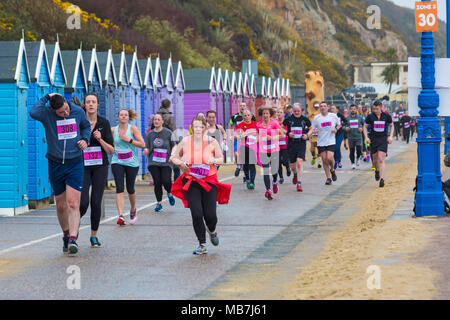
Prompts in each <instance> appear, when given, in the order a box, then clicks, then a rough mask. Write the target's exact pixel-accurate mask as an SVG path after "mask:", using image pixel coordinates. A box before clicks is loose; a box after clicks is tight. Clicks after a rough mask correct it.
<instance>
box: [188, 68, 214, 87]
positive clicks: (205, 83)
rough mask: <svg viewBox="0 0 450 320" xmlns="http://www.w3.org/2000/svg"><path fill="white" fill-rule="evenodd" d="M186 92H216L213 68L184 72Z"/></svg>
mask: <svg viewBox="0 0 450 320" xmlns="http://www.w3.org/2000/svg"><path fill="white" fill-rule="evenodd" d="M184 76H185V80H186V83H187V87H186V89H187V90H186V91H211V92H215V91H216V85H215V83H216V76H215V71H214V67H212V68H211V69H189V70H185V72H184Z"/></svg>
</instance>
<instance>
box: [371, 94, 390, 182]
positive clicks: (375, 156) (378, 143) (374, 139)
mask: <svg viewBox="0 0 450 320" xmlns="http://www.w3.org/2000/svg"><path fill="white" fill-rule="evenodd" d="M369 126H370V127H371V131H370V134H369V133H368V132H367V129H368V127H369ZM388 126H389V130H387V129H388V128H387V127H388ZM393 126H394V125H393V123H392V118H391V116H390V115H388V114H386V113H383V112H381V102H380V101H378V100H377V101H375V102H374V103H373V106H372V113H371V114H369V115H368V116H367V118H366V123H365V124H364V137H365V139H366V141H367V143H369V144H370V153H371V155H372V160H373V165H374V167H375V180H376V181H380V188H382V187H384V171H385V164H384V159H385V158H386V153H387V150H388V144H391V143H392V135H393V134H394V130H393ZM388 132H390V135H389V136H388Z"/></svg>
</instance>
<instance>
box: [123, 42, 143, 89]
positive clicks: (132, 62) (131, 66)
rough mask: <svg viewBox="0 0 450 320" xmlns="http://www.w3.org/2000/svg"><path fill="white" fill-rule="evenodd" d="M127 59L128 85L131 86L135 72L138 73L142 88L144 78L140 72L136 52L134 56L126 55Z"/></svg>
mask: <svg viewBox="0 0 450 320" xmlns="http://www.w3.org/2000/svg"><path fill="white" fill-rule="evenodd" d="M125 59H126V62H127V68H128V83H129V84H130V85H131V84H132V81H133V79H134V76H135V74H134V73H135V72H137V79H138V82H139V87H142V77H141V72H140V70H139V62H138V58H137V53H136V51H135V52H134V53H133V54H126V55H125Z"/></svg>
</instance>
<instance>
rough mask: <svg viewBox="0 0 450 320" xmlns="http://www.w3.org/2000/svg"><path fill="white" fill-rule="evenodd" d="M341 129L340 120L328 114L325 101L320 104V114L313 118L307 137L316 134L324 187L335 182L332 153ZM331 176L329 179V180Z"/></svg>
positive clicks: (332, 114)
mask: <svg viewBox="0 0 450 320" xmlns="http://www.w3.org/2000/svg"><path fill="white" fill-rule="evenodd" d="M340 128H341V120H340V119H339V118H338V116H337V115H336V114H334V113H331V112H330V113H329V112H328V105H327V103H326V102H325V101H322V102H321V103H320V114H318V115H317V116H315V117H314V120H313V122H312V126H311V128H310V130H309V132H308V136H311V135H312V134H313V133H317V134H318V136H317V148H318V149H319V154H320V157H321V158H322V161H323V169H324V170H325V175H326V177H327V181H326V182H325V184H326V185H330V184H331V183H332V182H331V180H333V181H336V180H337V176H336V172H335V170H334V152H335V151H336V132H337V130H339V129H340ZM330 174H331V178H330Z"/></svg>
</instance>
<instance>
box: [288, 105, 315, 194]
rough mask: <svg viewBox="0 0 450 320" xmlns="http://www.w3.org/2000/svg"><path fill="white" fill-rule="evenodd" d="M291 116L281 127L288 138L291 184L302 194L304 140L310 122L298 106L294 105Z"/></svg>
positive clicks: (306, 137) (306, 136)
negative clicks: (284, 129) (292, 174)
mask: <svg viewBox="0 0 450 320" xmlns="http://www.w3.org/2000/svg"><path fill="white" fill-rule="evenodd" d="M292 110H293V114H292V115H291V116H289V117H288V118H286V119H285V120H284V121H283V126H285V127H286V128H287V130H286V135H287V136H288V148H287V150H288V157H289V163H290V165H291V169H292V172H293V173H294V178H293V179H292V183H293V184H295V185H297V191H298V192H302V191H303V189H302V177H303V161H305V153H306V140H307V139H308V135H307V134H308V131H309V128H310V127H311V121H309V119H308V118H306V117H305V116H303V115H302V109H301V108H300V105H299V104H297V103H296V104H294V107H293V109H292Z"/></svg>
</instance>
